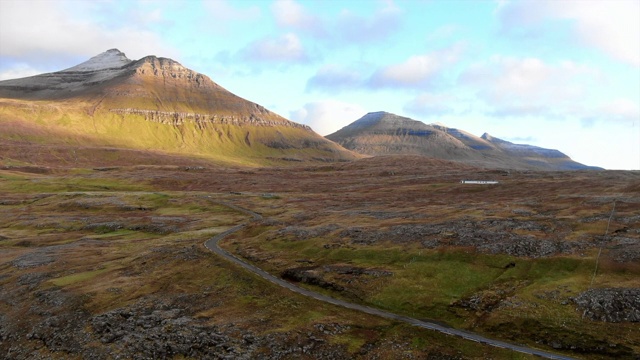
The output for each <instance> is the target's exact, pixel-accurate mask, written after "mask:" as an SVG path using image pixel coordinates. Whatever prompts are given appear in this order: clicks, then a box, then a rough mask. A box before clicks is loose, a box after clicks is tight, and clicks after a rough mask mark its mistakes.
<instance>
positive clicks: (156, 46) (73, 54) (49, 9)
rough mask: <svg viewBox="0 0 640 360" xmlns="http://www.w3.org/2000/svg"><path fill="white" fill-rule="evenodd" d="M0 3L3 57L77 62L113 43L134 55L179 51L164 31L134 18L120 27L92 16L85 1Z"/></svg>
mask: <svg viewBox="0 0 640 360" xmlns="http://www.w3.org/2000/svg"><path fill="white" fill-rule="evenodd" d="M0 5H1V6H0V7H1V10H2V11H0V44H2V46H0V55H1V56H2V57H4V58H10V59H22V60H23V61H29V63H31V64H35V65H34V66H37V67H40V66H39V65H42V67H45V66H51V64H55V65H56V66H62V67H68V66H69V65H75V63H73V62H70V61H78V60H81V59H84V60H86V59H88V58H89V57H91V56H94V55H97V54H99V53H101V52H104V51H106V50H108V49H111V48H118V49H120V50H122V51H124V52H125V53H127V55H128V56H129V57H130V58H134V59H135V58H139V57H143V56H145V55H150V54H161V55H163V56H175V55H177V51H176V50H174V49H173V48H171V47H169V46H167V45H165V43H164V42H163V41H162V39H161V38H160V36H159V35H157V34H155V33H154V32H152V31H150V30H147V29H145V28H142V27H139V26H137V25H136V24H135V23H126V24H125V25H122V26H119V27H118V26H112V25H109V24H105V23H103V22H96V21H93V19H94V16H93V15H95V14H92V13H91V11H92V9H91V8H90V7H89V6H88V5H87V7H84V5H85V3H83V2H76V1H47V0H32V1H11V0H2V3H1V4H0ZM84 60H82V61H84ZM63 63H64V64H63ZM51 70H53V69H51Z"/></svg>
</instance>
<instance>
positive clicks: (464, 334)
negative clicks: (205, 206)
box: [204, 200, 574, 360]
mask: <svg viewBox="0 0 640 360" xmlns="http://www.w3.org/2000/svg"><path fill="white" fill-rule="evenodd" d="M210 201H212V202H214V201H213V200H210ZM215 203H217V204H219V205H223V206H227V207H229V208H232V209H234V210H236V211H239V212H242V213H244V214H247V215H250V216H251V217H252V218H253V220H260V219H262V215H260V214H258V213H255V212H253V211H251V210H247V209H244V208H241V207H239V206H236V205H233V204H229V203H226V202H220V201H215ZM245 226H247V223H245V224H241V225H237V226H234V227H232V228H231V229H229V230H227V231H225V232H222V233H220V234H218V235H216V236H214V237H212V238H211V239H209V240H207V241H205V243H204V246H205V247H206V248H207V249H209V250H211V251H212V252H214V253H216V254H218V255H220V256H221V257H223V258H225V259H227V260H229V261H231V262H234V263H236V264H238V265H240V266H242V267H243V268H245V269H247V270H249V271H251V272H252V273H254V274H256V275H258V276H260V277H262V278H264V279H266V280H268V281H270V282H272V283H274V284H276V285H280V286H282V287H285V288H287V289H289V290H291V291H293V292H296V293H298V294H302V295H305V296H308V297H311V298H313V299H316V300H319V301H324V302H327V303H330V304H334V305H338V306H342V307H345V308H348V309H352V310H357V311H362V312H365V313H367V314H371V315H376V316H380V317H383V318H386V319H391V320H397V321H402V322H405V323H408V324H411V325H413V326H417V327H421V328H425V329H430V330H434V331H438V332H441V333H444V334H448V335H453V336H458V337H461V338H463V339H466V340H470V341H475V342H478V343H481V344H486V345H490V346H495V347H499V348H504V349H509V350H513V351H517V352H521V353H524V354H530V355H536V356H540V357H543V358H546V359H561V360H574V358H571V357H568V356H565V355H559V354H554V353H550V352H546V351H542V350H537V349H532V348H529V347H526V346H521V345H515V344H511V343H507V342H504V341H500V340H494V339H489V338H486V337H484V336H482V335H478V334H475V333H472V332H469V331H463V330H458V329H453V328H450V327H447V326H443V325H441V324H437V323H433V322H430V321H424V320H418V319H414V318H410V317H407V316H403V315H398V314H394V313H390V312H387V311H383V310H380V309H374V308H372V307H369V306H365V305H359V304H354V303H350V302H348V301H344V300H339V299H334V298H332V297H330V296H326V295H322V294H319V293H317V292H315V291H311V290H307V289H304V288H301V287H298V286H296V285H294V284H292V283H290V282H287V281H285V280H282V279H280V278H278V277H275V276H273V275H271V274H269V273H268V272H266V271H264V270H262V269H260V268H259V267H256V266H254V265H252V264H249V263H247V262H245V261H244V260H242V259H240V258H237V257H235V256H234V255H232V254H230V253H228V252H227V251H225V250H223V249H222V248H221V247H220V246H219V245H218V242H219V241H220V240H222V239H224V238H225V237H226V236H228V235H230V234H232V233H234V232H236V231H239V230H241V229H243V228H244V227H245Z"/></svg>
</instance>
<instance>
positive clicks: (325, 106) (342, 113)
mask: <svg viewBox="0 0 640 360" xmlns="http://www.w3.org/2000/svg"><path fill="white" fill-rule="evenodd" d="M365 113H366V111H365V110H364V109H363V108H362V107H360V106H359V105H356V104H350V103H346V102H341V101H336V100H323V101H317V102H312V103H307V104H305V105H304V106H303V107H302V108H300V109H298V110H295V111H292V112H291V113H290V115H289V117H290V118H291V120H293V121H296V122H299V123H303V124H307V125H309V126H311V128H312V129H313V130H314V131H315V132H317V133H318V134H320V135H323V136H324V135H329V134H331V133H334V132H336V131H338V130H340V129H341V128H343V127H344V126H347V125H349V124H351V123H352V122H354V121H356V120H357V119H359V118H361V117H362V116H363V115H364V114H365Z"/></svg>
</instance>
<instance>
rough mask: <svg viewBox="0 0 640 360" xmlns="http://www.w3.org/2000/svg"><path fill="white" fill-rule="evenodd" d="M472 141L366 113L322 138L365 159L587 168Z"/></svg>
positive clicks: (548, 154) (554, 154)
mask: <svg viewBox="0 0 640 360" xmlns="http://www.w3.org/2000/svg"><path fill="white" fill-rule="evenodd" d="M485 135H486V137H477V136H474V135H472V134H469V133H467V132H465V131H462V130H458V129H452V128H448V127H446V126H442V125H427V124H425V123H423V122H421V121H416V120H413V119H410V118H406V117H402V116H398V115H394V114H390V113H386V112H376V113H369V114H367V115H365V116H363V117H362V118H361V119H359V120H357V121H355V122H353V123H352V124H350V125H348V126H346V127H344V128H342V129H340V130H338V131H336V132H335V133H333V134H330V135H327V139H330V140H332V141H335V142H337V143H339V144H340V145H342V146H344V147H345V148H347V149H350V150H353V151H356V152H359V153H362V154H367V155H374V156H375V155H403V154H405V155H426V156H430V157H434V158H438V159H443V160H452V161H459V162H464V163H467V164H471V165H474V166H482V167H490V168H508V169H540V170H569V169H587V168H588V167H587V166H585V165H582V164H579V163H577V162H575V161H573V160H571V159H570V158H569V157H568V156H566V155H565V154H563V153H561V152H559V151H557V150H548V149H543V148H539V147H535V146H530V145H517V144H512V143H510V142H508V141H504V140H500V139H497V138H493V137H491V136H489V135H488V134H485Z"/></svg>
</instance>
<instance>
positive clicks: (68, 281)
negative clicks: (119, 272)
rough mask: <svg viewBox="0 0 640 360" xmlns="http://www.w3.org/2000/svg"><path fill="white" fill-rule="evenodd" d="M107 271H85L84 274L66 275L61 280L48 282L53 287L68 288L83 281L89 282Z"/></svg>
mask: <svg viewBox="0 0 640 360" xmlns="http://www.w3.org/2000/svg"><path fill="white" fill-rule="evenodd" d="M107 271H108V269H106V268H105V269H99V270H92V271H85V272H81V273H77V274H72V275H67V276H63V277H61V278H57V279H52V280H50V282H51V283H52V284H53V285H56V286H69V285H73V284H76V283H80V282H83V281H87V280H91V279H93V278H95V277H96V276H98V275H100V274H103V273H105V272H107Z"/></svg>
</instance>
